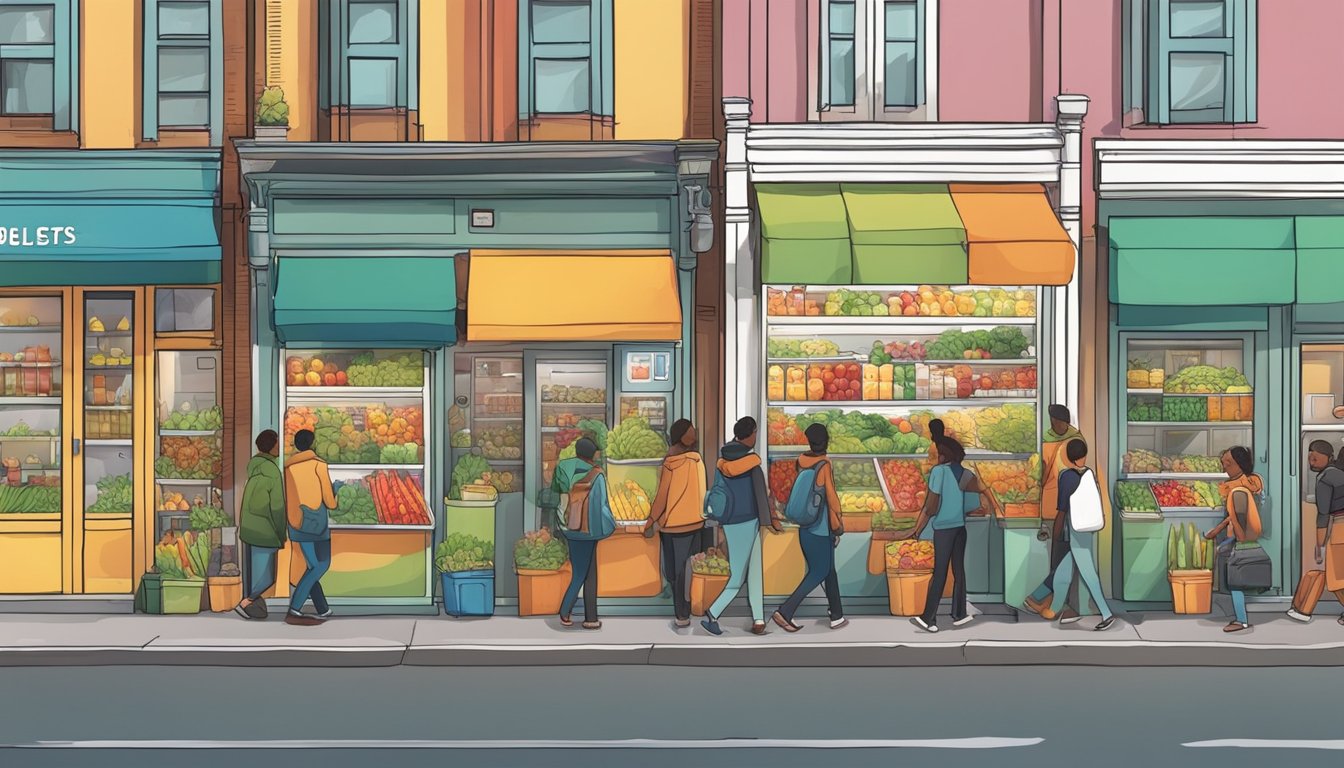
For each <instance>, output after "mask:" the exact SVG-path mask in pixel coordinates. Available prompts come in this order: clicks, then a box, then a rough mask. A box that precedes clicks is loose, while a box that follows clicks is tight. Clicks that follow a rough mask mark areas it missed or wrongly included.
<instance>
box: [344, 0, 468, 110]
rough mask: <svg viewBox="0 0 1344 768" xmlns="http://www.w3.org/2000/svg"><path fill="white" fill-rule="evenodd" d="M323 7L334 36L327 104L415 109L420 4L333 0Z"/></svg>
mask: <svg viewBox="0 0 1344 768" xmlns="http://www.w3.org/2000/svg"><path fill="white" fill-rule="evenodd" d="M321 7H322V9H323V11H324V13H325V15H326V21H327V25H326V28H327V40H328V41H329V44H328V45H327V50H326V56H325V57H324V61H323V75H324V77H325V78H326V80H327V86H328V87H327V91H326V94H325V99H324V102H325V103H324V104H323V106H335V107H348V108H350V109H374V110H376V109H414V108H415V101H416V98H415V97H416V64H415V60H416V56H415V54H416V38H417V36H418V35H419V27H418V20H417V18H416V17H417V8H418V3H416V2H408V0H331V2H329V3H323V4H322V6H321ZM443 55H446V54H443Z"/></svg>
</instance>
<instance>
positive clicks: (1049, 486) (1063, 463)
mask: <svg viewBox="0 0 1344 768" xmlns="http://www.w3.org/2000/svg"><path fill="white" fill-rule="evenodd" d="M1048 413H1049V415H1050V428H1049V429H1047V430H1046V431H1045V435H1044V436H1043V439H1042V441H1041V510H1042V511H1043V512H1044V513H1045V517H1044V519H1042V521H1041V530H1040V533H1039V534H1037V537H1036V538H1037V539H1040V540H1043V541H1049V542H1050V571H1049V573H1047V574H1046V575H1045V578H1044V579H1042V580H1041V583H1040V584H1039V585H1038V586H1037V587H1036V589H1035V590H1033V591H1032V593H1031V594H1030V595H1027V597H1026V599H1025V600H1023V601H1022V607H1024V608H1026V609H1027V610H1028V611H1031V612H1032V613H1034V614H1037V615H1038V616H1040V617H1041V618H1043V619H1045V620H1046V621H1049V620H1051V619H1054V618H1056V617H1057V616H1058V618H1059V623H1060V624H1072V623H1074V622H1076V621H1079V620H1081V619H1082V618H1083V616H1082V613H1081V611H1080V610H1079V609H1081V608H1082V605H1080V604H1079V603H1080V601H1079V599H1078V582H1077V580H1076V579H1075V580H1073V581H1072V582H1070V584H1069V599H1068V600H1066V601H1065V602H1064V608H1063V610H1062V611H1061V612H1060V613H1059V614H1056V613H1055V612H1054V611H1053V610H1052V609H1051V608H1050V604H1051V603H1052V602H1054V601H1053V600H1051V598H1050V596H1051V593H1052V592H1053V591H1054V584H1055V574H1056V573H1058V572H1059V564H1060V563H1062V562H1064V555H1066V554H1068V552H1069V531H1068V526H1067V525H1065V524H1064V522H1063V521H1062V520H1060V519H1059V517H1058V516H1057V515H1055V514H1054V512H1055V510H1057V509H1059V497H1060V491H1059V477H1060V475H1062V474H1063V473H1065V472H1067V471H1069V468H1070V463H1069V459H1068V456H1067V455H1066V452H1065V450H1064V448H1065V447H1066V446H1068V444H1069V443H1071V442H1073V441H1074V440H1084V438H1083V433H1082V432H1079V431H1078V428H1077V427H1075V426H1073V424H1072V423H1071V422H1072V420H1073V414H1072V413H1070V412H1069V409H1068V408H1067V407H1066V406H1063V405H1060V404H1058V403H1056V404H1054V405H1051V406H1050V408H1049V409H1048ZM1075 606H1076V608H1075Z"/></svg>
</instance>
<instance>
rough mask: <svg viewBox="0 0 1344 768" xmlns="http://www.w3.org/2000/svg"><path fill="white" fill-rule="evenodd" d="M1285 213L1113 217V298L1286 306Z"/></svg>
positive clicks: (1289, 243)
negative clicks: (1229, 215)
mask: <svg viewBox="0 0 1344 768" xmlns="http://www.w3.org/2000/svg"><path fill="white" fill-rule="evenodd" d="M1293 229H1294V228H1293V219H1292V218H1290V217H1223V216H1194V217H1185V216H1165V217H1134V218H1112V219H1111V220H1110V251H1111V270H1110V284H1111V290H1110V298H1111V301H1112V302H1114V303H1116V304H1134V305H1147V306H1243V305H1271V304H1291V303H1292V302H1293V300H1294V298H1295V297H1296V294H1297V279H1296V262H1297V254H1296V253H1295V250H1294V245H1295V239H1294V232H1293Z"/></svg>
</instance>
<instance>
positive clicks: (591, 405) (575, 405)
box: [541, 400, 607, 410]
mask: <svg viewBox="0 0 1344 768" xmlns="http://www.w3.org/2000/svg"><path fill="white" fill-rule="evenodd" d="M541 407H543V408H601V409H603V410H605V409H606V407H607V404H606V403H557V402H555V401H554V400H543V401H541Z"/></svg>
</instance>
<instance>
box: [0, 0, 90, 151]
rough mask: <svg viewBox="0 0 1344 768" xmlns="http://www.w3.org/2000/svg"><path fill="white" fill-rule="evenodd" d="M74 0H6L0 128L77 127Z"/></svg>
mask: <svg viewBox="0 0 1344 768" xmlns="http://www.w3.org/2000/svg"><path fill="white" fill-rule="evenodd" d="M72 4H73V3H72V0H50V1H49V2H32V0H25V1H20V0H0V124H2V125H0V127H2V128H12V129H23V128H30V129H47V130H57V131H68V130H71V126H73V125H76V124H77V120H76V118H75V115H74V110H75V104H74V100H73V99H72V98H71V91H72V88H71V84H72V82H73V81H74V76H73V73H74V72H75V71H77V60H76V50H77V45H76V44H75V40H76V34H75V24H76V18H77V16H78V14H76V13H72Z"/></svg>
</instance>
